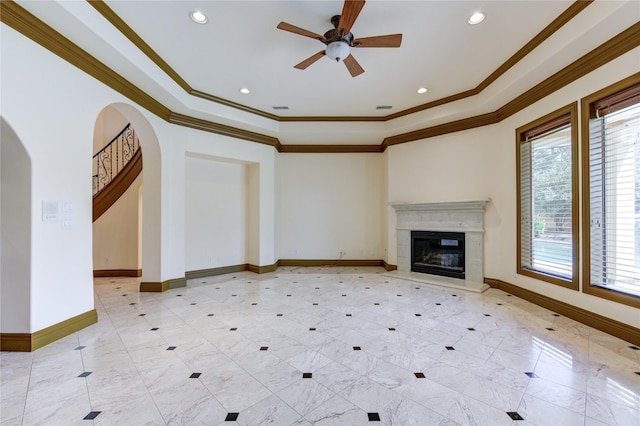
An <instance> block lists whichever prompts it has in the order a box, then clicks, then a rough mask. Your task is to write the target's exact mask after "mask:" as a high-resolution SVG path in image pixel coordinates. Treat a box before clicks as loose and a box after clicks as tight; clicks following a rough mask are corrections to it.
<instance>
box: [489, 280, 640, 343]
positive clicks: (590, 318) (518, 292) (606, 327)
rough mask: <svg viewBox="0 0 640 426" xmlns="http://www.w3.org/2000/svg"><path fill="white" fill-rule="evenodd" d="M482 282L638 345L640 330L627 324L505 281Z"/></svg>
mask: <svg viewBox="0 0 640 426" xmlns="http://www.w3.org/2000/svg"><path fill="white" fill-rule="evenodd" d="M484 282H485V283H486V284H489V285H490V286H491V287H492V288H497V289H499V290H502V291H505V292H507V293H510V294H513V295H514V296H517V297H519V298H521V299H524V300H527V301H529V302H531V303H534V304H536V305H538V306H542V307H543V308H546V309H549V310H551V311H553V312H557V313H559V314H561V315H564V316H566V317H567V318H571V319H573V320H576V321H578V322H580V323H582V324H585V325H588V326H589V327H593V328H595V329H597V330H600V331H603V332H605V333H608V334H611V335H612V336H615V337H618V338H620V339H622V340H626V341H627V342H630V343H633V344H634V345H640V328H636V327H632V326H630V325H628V324H625V323H622V322H619V321H616V320H614V319H611V318H607V317H605V316H602V315H600V314H596V313H595V312H591V311H588V310H586V309H583V308H579V307H577V306H573V305H570V304H568V303H565V302H561V301H559V300H556V299H553V298H551V297H548V296H544V295H542V294H540V293H536V292H533V291H531V290H527V289H525V288H522V287H519V286H517V285H514V284H511V283H508V282H506V281H502V280H499V279H494V278H485V279H484Z"/></svg>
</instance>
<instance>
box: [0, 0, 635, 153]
mask: <svg viewBox="0 0 640 426" xmlns="http://www.w3.org/2000/svg"><path fill="white" fill-rule="evenodd" d="M590 2H591V1H588V2H580V1H578V2H576V3H590ZM92 3H93V2H92ZM99 3H101V2H99ZM572 7H576V8H577V6H576V5H575V4H574V5H573V6H572ZM584 7H586V6H583V8H584ZM573 13H574V14H575V13H578V11H576V10H573ZM565 19H568V18H567V17H565ZM0 22H3V23H4V24H6V25H8V26H9V27H11V28H13V29H14V30H16V31H18V32H19V33H21V34H22V35H24V36H25V37H28V38H29V39H31V40H32V41H34V42H36V43H37V44H39V45H41V46H42V47H44V48H46V49H47V50H49V51H50V52H52V53H54V54H55V55H57V56H59V57H60V58H62V59H64V60H66V61H67V62H69V63H70V64H72V65H74V66H75V67H77V68H79V69H80V70H82V71H84V72H85V73H87V74H88V75H91V76H92V77H94V78H96V79H97V80H99V81H101V82H102V83H104V84H105V85H107V86H109V87H111V88H112V89H114V90H115V91H117V92H119V93H121V94H122V95H124V96H126V97H127V98H129V99H130V100H131V101H133V102H135V103H137V104H139V105H140V106H141V107H143V108H145V109H147V110H148V111H150V112H152V113H153V114H155V115H157V116H158V117H160V118H162V119H163V120H165V121H167V122H170V123H173V124H178V125H182V126H186V127H191V128H194V129H198V130H203V131H207V132H211V133H216V134H221V135H225V136H229V137H233V138H238V139H242V140H247V141H251V142H257V143H261V144H265V145H269V146H273V147H274V148H275V149H276V150H277V151H278V152H282V153H371V152H384V151H385V150H386V149H387V148H388V147H389V146H393V145H398V144H401V143H408V142H413V141H417V140H421V139H427V138H431V137H434V136H441V135H444V134H449V133H454V132H459V131H462V130H469V129H473V128H477V127H481V126H486V125H490V124H495V123H498V122H500V121H502V120H504V119H505V118H507V117H510V116H511V115H513V114H515V113H517V112H518V111H521V110H522V109H524V108H526V107H528V106H530V105H531V104H533V103H534V102H536V101H538V100H540V99H542V98H544V97H546V96H548V95H550V94H551V93H553V92H555V91H556V90H558V89H560V88H562V87H563V86H565V85H567V84H569V83H572V82H573V81H575V80H577V79H578V78H580V77H582V76H584V75H586V74H587V73H589V72H591V71H593V70H595V69H597V68H598V67H600V66H602V65H604V64H606V63H607V62H609V61H611V60H613V59H615V58H617V57H619V56H621V55H623V54H625V53H627V52H629V51H630V50H632V49H634V48H636V47H638V46H639V45H640V22H639V23H636V24H634V25H632V26H631V27H629V28H627V29H626V30H624V31H622V32H621V33H620V34H618V35H616V36H614V37H613V38H611V39H610V40H608V41H607V42H605V43H603V44H601V45H600V46H599V47H597V48H595V49H593V50H592V51H591V52H589V53H587V54H586V55H584V56H582V57H581V58H579V59H578V60H576V61H574V62H573V63H572V64H570V65H568V66H566V67H565V68H563V69H562V70H560V71H558V72H557V73H555V74H554V75H552V76H551V77H549V78H547V79H546V80H544V81H543V82H541V83H539V84H537V85H536V86H534V87H532V88H531V89H529V90H527V91H526V92H525V93H523V94H522V95H520V96H518V97H516V98H515V99H513V100H511V101H510V102H508V103H507V104H505V105H503V106H502V107H500V108H498V109H497V110H496V111H493V112H488V113H485V114H480V115H477V116H473V117H468V118H464V119H460V120H455V121H451V122H448V123H443V124H439V125H436V126H431V127H427V128H423V129H418V130H414V131H412V132H408V133H403V134H399V135H395V136H389V137H387V138H385V139H384V140H383V141H382V143H381V144H380V145H282V144H281V143H280V141H279V140H278V138H276V137H273V136H268V135H264V134H261V133H256V132H251V131H248V130H243V129H239V128H235V127H231V126H226V125H222V124H218V123H214V122H211V121H207V120H202V119H198V118H194V117H189V116H186V115H183V114H179V113H176V112H172V111H171V110H169V108H167V107H165V106H164V105H162V104H161V103H160V102H159V101H157V100H156V99H154V98H153V97H151V96H150V95H148V94H147V93H145V92H144V91H142V90H141V89H139V88H138V87H136V86H135V85H133V84H132V83H130V82H129V81H127V80H126V79H125V78H124V77H122V76H120V75H119V74H117V73H116V72H115V71H113V70H111V69H110V68H109V67H107V66H106V65H105V64H103V63H102V62H100V61H99V60H97V59H96V58H95V57H93V56H91V55H90V54H89V53H87V52H86V51H84V50H82V49H81V48H80V47H78V46H77V45H75V44H74V43H73V42H71V41H70V40H69V39H67V38H65V37H64V36H62V35H61V34H60V33H58V32H57V31H55V30H54V29H53V28H51V27H50V26H48V25H47V24H45V23H44V22H42V21H41V20H39V19H38V18H36V17H35V16H33V15H32V14H31V13H29V12H28V11H27V10H25V9H24V8H22V7H21V6H19V5H18V4H17V3H15V2H14V1H12V0H3V1H2V2H0ZM554 22H556V21H554ZM556 25H560V23H559V22H558V23H556ZM547 37H548V36H547ZM534 40H535V39H534ZM531 43H533V40H532V42H531ZM537 43H538V44H539V43H540V41H539V40H538V41H537ZM536 45H537V44H536ZM523 49H524V48H523ZM521 50H522V49H521ZM516 55H517V54H516ZM514 56H515V55H514ZM514 63H515V62H514ZM465 93H466V92H465ZM455 96H458V95H455ZM450 101H451V100H449V102H450ZM436 102H437V101H436ZM315 119H316V120H322V119H326V120H328V119H329V117H325V118H322V117H316V118H315ZM357 120H359V121H363V120H364V121H366V120H367V119H366V117H365V118H363V117H357ZM280 121H283V120H282V119H281V120H280ZM301 121H303V120H301ZM371 121H379V118H378V117H375V120H374V118H371Z"/></svg>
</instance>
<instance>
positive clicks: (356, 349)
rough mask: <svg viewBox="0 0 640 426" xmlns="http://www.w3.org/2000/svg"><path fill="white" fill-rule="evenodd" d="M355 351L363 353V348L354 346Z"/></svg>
mask: <svg viewBox="0 0 640 426" xmlns="http://www.w3.org/2000/svg"><path fill="white" fill-rule="evenodd" d="M353 350H354V351H361V350H362V348H361V347H360V346H354V347H353Z"/></svg>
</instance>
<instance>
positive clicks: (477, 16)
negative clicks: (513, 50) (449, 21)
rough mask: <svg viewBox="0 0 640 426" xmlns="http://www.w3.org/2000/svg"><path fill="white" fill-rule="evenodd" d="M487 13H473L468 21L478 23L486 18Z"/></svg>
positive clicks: (472, 23)
mask: <svg viewBox="0 0 640 426" xmlns="http://www.w3.org/2000/svg"><path fill="white" fill-rule="evenodd" d="M486 17H487V15H486V14H485V13H483V12H476V13H474V14H473V15H471V16H470V17H469V19H467V23H469V25H477V24H479V23H480V22H482V21H484V18H486Z"/></svg>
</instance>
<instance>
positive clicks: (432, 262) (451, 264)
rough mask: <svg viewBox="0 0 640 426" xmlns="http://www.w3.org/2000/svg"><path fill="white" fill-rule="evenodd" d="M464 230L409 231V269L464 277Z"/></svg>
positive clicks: (444, 275)
mask: <svg viewBox="0 0 640 426" xmlns="http://www.w3.org/2000/svg"><path fill="white" fill-rule="evenodd" d="M464 253H465V251H464V232H433V231H412V232H411V271H413V272H422V273H425V274H433V275H441V276H443V277H452V278H459V279H464V278H465V276H464V265H465V260H464Z"/></svg>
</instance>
